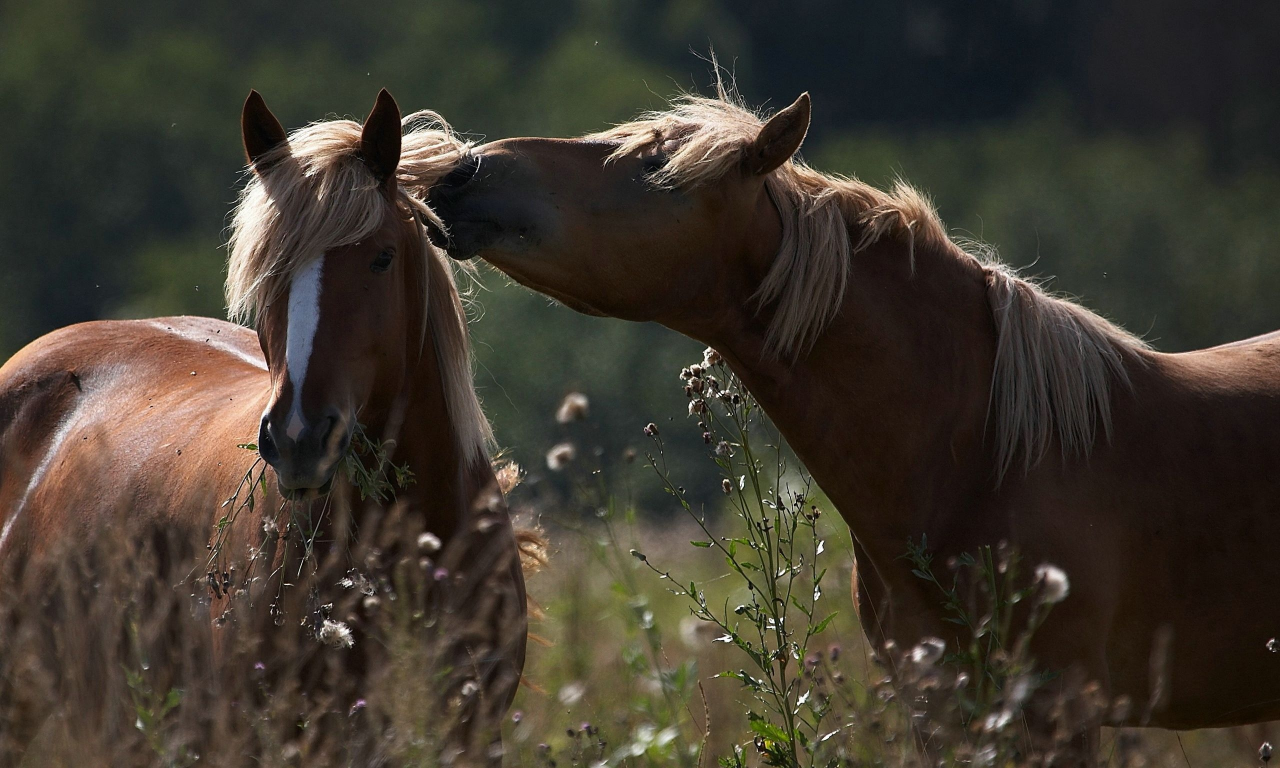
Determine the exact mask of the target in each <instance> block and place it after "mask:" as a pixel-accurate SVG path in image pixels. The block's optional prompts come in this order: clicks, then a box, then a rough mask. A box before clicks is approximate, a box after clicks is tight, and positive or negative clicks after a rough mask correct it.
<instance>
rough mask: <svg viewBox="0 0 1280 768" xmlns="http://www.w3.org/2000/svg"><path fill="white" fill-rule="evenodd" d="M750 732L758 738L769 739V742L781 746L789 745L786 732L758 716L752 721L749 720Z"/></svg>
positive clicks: (789, 739)
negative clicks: (778, 743)
mask: <svg viewBox="0 0 1280 768" xmlns="http://www.w3.org/2000/svg"><path fill="white" fill-rule="evenodd" d="M752 714H754V713H752ZM751 730H752V732H754V733H755V734H757V735H759V736H763V737H764V738H766V739H769V740H771V741H777V742H780V743H782V744H790V743H791V737H790V736H789V735H788V734H787V732H786V731H784V730H782V729H781V728H779V727H778V726H776V725H774V724H773V723H771V722H769V721H767V720H765V719H763V718H761V717H760V716H759V715H756V716H755V718H754V719H751Z"/></svg>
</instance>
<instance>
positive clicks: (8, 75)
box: [0, 0, 1280, 471]
mask: <svg viewBox="0 0 1280 768" xmlns="http://www.w3.org/2000/svg"><path fill="white" fill-rule="evenodd" d="M1142 4H1145V0H1144V3H1140V5H1142ZM1231 5H1232V12H1231V13H1230V14H1226V13H1223V14H1216V13H1213V14H1210V16H1208V17H1206V16H1205V13H1208V12H1207V11H1206V12H1204V13H1202V12H1201V10H1200V9H1199V6H1198V5H1197V4H1196V3H1194V2H1191V0H1178V1H1177V2H1174V3H1172V4H1171V5H1170V8H1171V10H1169V12H1167V13H1164V14H1163V15H1161V16H1160V18H1161V21H1162V26H1161V27H1160V33H1161V35H1165V36H1166V37H1167V38H1168V39H1169V40H1172V41H1178V40H1181V41H1184V42H1185V41H1187V40H1192V41H1195V43H1196V44H1195V45H1185V44H1181V43H1179V44H1177V45H1175V44H1174V43H1169V46H1170V47H1168V49H1167V50H1166V49H1165V48H1162V47H1161V46H1162V43H1161V40H1164V39H1165V37H1160V36H1159V35H1154V34H1148V33H1146V32H1144V31H1142V30H1143V29H1145V27H1144V24H1145V22H1144V19H1146V18H1148V16H1144V15H1142V14H1139V13H1136V12H1134V11H1132V9H1130V10H1124V8H1125V7H1127V6H1125V5H1124V4H1121V3H1119V2H1118V1H1117V2H1115V3H1106V2H1103V3H1086V2H1083V0H1077V1H1075V2H1064V3H1054V4H1050V3H1039V2H1034V3H1009V2H1004V1H1003V0H993V1H992V2H985V3H981V4H978V5H972V4H960V5H956V4H947V3H942V2H940V0H913V2H910V3H904V4H894V5H883V4H874V3H869V2H835V1H834V0H798V2H795V3H789V4H787V5H786V6H781V7H780V6H779V5H778V4H776V3H767V2H764V1H763V0H743V2H728V1H727V0H655V1H651V2H642V0H567V1H565V2H549V3H524V2H518V1H517V0H476V1H468V0H432V1H431V2H410V1H409V0H388V1H387V2H384V3H379V4H376V5H365V6H352V5H350V4H345V3H338V2H334V0H311V2H300V1H299V0H286V1H285V2H277V3H270V4H259V3H219V4H206V5H193V4H173V3H163V2H158V0H138V1H137V2H134V3H129V4H119V3H102V2H92V1H91V0H46V1H45V2H41V3H30V2H22V0H0V110H2V111H3V115H4V118H5V128H4V131H3V138H4V141H3V142H0V307H3V311H0V355H3V356H7V355H9V354H11V353H12V352H14V351H16V350H17V349H18V348H19V347H20V346H22V345H23V344H25V343H26V342H28V341H30V340H31V339H33V338H34V337H36V336H38V335H39V334H41V333H44V332H47V331H49V330H51V329H53V328H55V327H58V326H62V325H66V324H69V323H72V322H77V321H81V320H86V319H91V318H95V317H106V316H141V315H154V314H161V313H177V312H188V313H200V314H209V315H221V314H222V312H223V302H222V289H221V271H222V265H223V260H224V258H225V253H224V252H223V251H222V250H221V249H220V243H221V242H222V239H223V236H224V232H223V228H224V225H225V221H226V215H227V213H228V211H229V209H230V206H231V203H232V202H233V201H234V199H235V196H236V190H237V183H238V177H239V174H240V172H241V170H242V167H241V163H242V158H241V150H240V140H239V126H238V119H237V118H238V114H239V109H240V105H241V102H242V100H243V98H244V96H245V94H246V93H247V92H248V90H249V89H250V88H251V87H252V88H257V89H258V90H260V91H261V92H262V93H263V94H264V95H265V96H266V98H267V100H268V102H269V103H270V104H271V106H272V108H273V109H274V110H275V111H276V113H277V114H278V115H279V116H280V117H281V119H282V120H283V122H284V123H285V125H286V126H287V127H290V128H293V127H297V126H299V125H301V124H303V123H305V122H306V121H310V120H315V119H320V118H323V117H326V116H333V115H356V116H360V115H363V114H364V113H365V111H366V110H367V109H368V107H369V105H370V104H371V103H372V99H373V96H374V94H375V93H376V91H377V89H378V88H379V87H382V86H387V87H389V88H390V89H391V90H392V92H393V93H394V94H395V95H396V97H397V99H398V100H399V101H400V103H401V106H402V107H404V108H405V109H406V110H409V109H419V108H428V107H429V108H432V109H436V110H438V111H440V112H441V113H442V114H444V115H445V117H446V118H448V119H449V120H450V121H451V122H452V123H453V124H454V125H455V126H456V127H458V128H459V129H461V130H464V131H470V132H473V135H475V136H476V137H477V138H478V139H484V138H497V137H502V136H508V135H531V134H532V135H572V134H576V133H581V132H585V131H589V130H596V129H599V128H602V127H604V126H605V125H607V124H608V123H610V122H614V121H619V120H623V119H626V118H627V117H629V116H631V115H632V114H634V113H635V112H637V111H639V110H641V109H644V108H649V107H656V106H660V105H661V104H662V103H663V100H664V99H665V98H666V97H667V96H669V95H670V94H672V93H673V92H675V91H676V90H678V89H681V88H693V87H698V86H705V85H706V83H707V82H708V81H709V79H710V72H709V70H710V67H709V65H708V64H707V63H706V62H705V61H703V60H702V59H700V58H698V56H696V55H694V54H693V53H691V51H692V52H703V53H704V54H705V52H706V51H707V50H708V49H709V48H711V47H714V48H715V50H716V52H717V54H718V55H719V58H720V61H721V63H722V64H723V65H725V66H726V67H727V68H729V69H731V70H732V71H733V72H735V73H736V74H737V76H738V79H739V83H740V85H741V87H742V90H743V92H744V94H745V95H746V97H747V98H748V99H749V100H751V101H752V102H754V103H766V102H767V103H769V104H771V105H773V106H774V107H776V106H778V105H781V104H785V103H789V102H790V100H791V99H792V98H794V97H795V95H796V94H797V93H798V92H799V91H800V90H804V89H810V90H812V91H813V94H814V98H815V104H814V110H815V118H814V119H815V123H814V126H813V130H812V132H811V136H810V142H809V144H808V145H807V146H806V147H805V148H804V154H805V156H806V157H807V158H808V159H809V160H810V161H811V162H812V163H813V164H814V165H816V166H817V167H819V168H822V169H824V170H830V171H838V172H843V173H850V174H856V175H858V176H860V177H862V178H864V179H866V180H868V181H871V182H875V183H881V182H884V181H886V180H888V179H890V178H891V177H892V176H893V175H895V174H901V175H902V176H904V177H905V178H907V179H909V180H910V181H912V182H913V183H915V184H917V185H918V186H921V187H923V188H925V189H926V190H928V191H930V192H931V193H932V194H933V195H934V197H935V199H936V200H937V202H938V204H939V207H940V209H941V211H942V214H943V217H944V219H946V220H947V221H948V222H949V223H950V224H951V225H952V226H953V227H954V228H955V229H956V230H957V231H958V233H959V234H968V235H970V236H973V237H976V238H979V239H982V240H984V241H986V242H989V243H991V244H993V245H994V246H996V247H997V248H998V249H999V251H1000V252H1001V253H1002V255H1003V256H1004V257H1005V258H1006V259H1007V260H1008V261H1010V262H1012V263H1014V264H1016V265H1028V266H1030V271H1031V272H1033V273H1035V274H1040V275H1056V276H1057V280H1056V282H1055V283H1054V285H1055V287H1056V288H1058V289H1060V290H1062V291H1065V292H1069V293H1071V294H1074V295H1077V296H1080V297H1081V298H1082V299H1083V300H1084V301H1085V303H1087V304H1089V305H1090V306H1092V307H1094V308H1095V309H1098V310H1100V311H1102V312H1103V313H1105V314H1107V315H1109V316H1111V317H1113V318H1114V319H1117V320H1119V321H1121V322H1123V323H1124V324H1125V325H1126V326H1128V327H1129V328H1130V329H1131V330H1134V331H1135V332H1138V333H1140V334H1144V335H1146V336H1147V337H1148V338H1150V339H1151V340H1153V341H1154V342H1155V344H1156V345H1157V346H1158V347H1160V348H1162V349H1169V350H1174V349H1186V348H1190V347H1194V346H1201V345H1207V344H1213V343H1218V342H1222V341H1227V340H1231V339H1234V338H1238V337H1241V336H1244V335H1248V334H1252V333H1258V332H1263V331H1267V330H1271V329H1273V328H1276V327H1280V303H1277V302H1275V301H1274V300H1272V296H1273V295H1276V294H1280V266H1278V265H1280V248H1277V246H1276V245H1275V243H1276V242H1277V241H1278V240H1280V238H1278V237H1277V236H1278V235H1280V216H1277V213H1278V212H1280V145H1278V144H1277V142H1276V141H1275V136H1276V135H1277V132H1280V108H1277V106H1276V102H1275V99H1274V94H1275V93H1276V92H1280V89H1277V88H1276V87H1274V86H1275V85H1276V84H1277V81H1278V80H1280V78H1277V77H1276V75H1277V73H1280V49H1277V48H1276V47H1275V46H1274V45H1264V44H1263V43H1265V42H1266V30H1267V29H1268V28H1271V29H1274V28H1275V26H1274V25H1271V24H1270V22H1271V21H1276V19H1275V18H1273V17H1274V16H1275V15H1276V11H1275V10H1274V4H1267V3H1265V2H1261V1H1260V0H1259V1H1258V2H1245V1H1244V0H1240V2H1234V1H1233V3H1232V4H1231ZM1206 18H1211V19H1212V20H1213V23H1207V22H1205V19H1206ZM1135 30H1136V31H1135ZM1117 41H1129V43H1128V44H1129V45H1130V46H1131V47H1132V50H1131V49H1130V48H1126V47H1125V46H1124V45H1121V44H1120V43H1119V42H1117ZM1152 62H1159V63H1160V66H1162V67H1165V68H1166V69H1167V70H1168V71H1170V72H1181V73H1187V76H1186V79H1185V84H1186V86H1185V88H1184V89H1183V90H1182V91H1178V90H1177V89H1169V88H1165V87H1163V86H1160V85H1159V83H1160V82H1161V81H1159V80H1158V78H1154V77H1153V74H1152V71H1151V67H1152V66H1153V65H1152ZM1192 75H1195V77H1193V76H1192ZM1179 94H1181V95H1182V96H1183V97H1184V98H1181V99H1179V98H1178V96H1179ZM481 280H482V282H483V283H484V285H485V286H486V288H487V289H488V290H485V291H481V292H479V293H478V296H477V322H476V324H475V326H474V332H475V337H476V343H477V355H478V357H479V360H480V370H479V371H478V373H477V382H478V385H479V386H480V388H481V391H482V396H483V397H484V400H485V402H486V405H487V408H488V410H489V412H490V414H491V416H492V417H493V418H494V421H495V425H496V428H497V430H498V436H499V440H500V441H501V442H502V443H503V444H505V445H507V446H509V447H510V449H511V454H512V455H513V456H514V458H516V459H517V460H519V461H520V462H521V463H523V464H525V465H526V466H527V467H529V468H530V469H531V470H534V471H538V470H540V467H541V464H542V454H543V452H544V451H545V450H546V449H547V448H548V447H549V446H550V445H551V444H553V443H554V442H555V441H556V440H557V439H558V437H559V436H560V433H559V432H558V430H559V429H560V428H559V427H557V426H556V425H555V423H554V421H553V419H552V414H553V411H554V407H555V404H556V403H557V402H558V401H559V399H560V397H562V396H563V395H564V393H565V392H567V391H569V390H570V389H581V390H582V391H585V392H586V393H587V394H588V395H590V396H591V398H592V410H593V418H592V424H593V425H594V426H593V429H595V430H598V431H597V432H596V433H595V434H593V435H589V436H581V435H580V436H578V439H579V440H580V441H582V442H584V445H583V446H582V452H581V454H580V455H589V454H590V451H591V449H592V448H593V447H594V446H595V445H596V444H598V445H599V446H600V447H601V449H602V458H603V460H605V461H610V460H613V459H614V458H616V457H617V456H619V455H620V454H621V452H622V450H623V448H624V447H625V446H626V445H627V444H628V443H632V442H639V429H640V427H641V425H643V424H644V423H645V422H646V421H649V420H656V421H659V423H661V417H663V416H664V415H669V414H678V413H679V412H680V410H681V409H682V408H683V404H682V401H681V399H680V397H679V392H678V388H676V387H673V386H671V379H670V377H671V376H674V374H675V372H676V371H678V369H679V364H680V363H682V362H687V361H688V360H689V359H693V358H695V357H697V352H698V349H697V345H695V344H693V343H692V342H689V341H687V340H684V339H681V338H680V337H678V336H676V335H675V334H673V333H670V332H668V331H665V330H664V329H661V328H657V327H653V326H640V325H630V324H626V323H622V322H616V321H604V320H598V319H591V318H585V317H581V316H578V315H575V314H573V313H572V312H570V311H569V310H567V309H564V308H561V307H555V306H552V305H551V304H550V302H548V301H547V300H546V299H544V298H541V297H538V296H534V295H532V294H530V293H528V292H526V291H523V290H521V289H518V288H513V287H510V286H508V285H507V284H506V282H505V280H504V279H503V278H502V277H501V276H499V275H496V274H494V273H491V272H488V271H482V277H481ZM585 443H591V444H590V445H587V444H585ZM687 450H689V451H698V450H701V446H698V445H690V446H688V447H687Z"/></svg>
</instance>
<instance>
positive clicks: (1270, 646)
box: [1267, 637, 1280, 653]
mask: <svg viewBox="0 0 1280 768" xmlns="http://www.w3.org/2000/svg"><path fill="white" fill-rule="evenodd" d="M1267 650H1268V651H1271V652H1272V653H1276V652H1278V651H1280V643H1276V639H1275V638H1274V637H1273V638H1271V639H1270V640H1268V641H1267Z"/></svg>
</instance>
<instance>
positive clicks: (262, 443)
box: [258, 416, 280, 466]
mask: <svg viewBox="0 0 1280 768" xmlns="http://www.w3.org/2000/svg"><path fill="white" fill-rule="evenodd" d="M258 454H259V455H260V456H262V460H263V461H265V462H267V463H268V464H270V465H272V466H275V465H276V463H277V462H278V461H280V449H279V448H277V447H276V441H275V438H273V437H272V436H271V418H270V417H269V416H263V417H262V424H260V425H259V426H258Z"/></svg>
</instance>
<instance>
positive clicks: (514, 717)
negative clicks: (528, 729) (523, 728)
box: [511, 709, 524, 723]
mask: <svg viewBox="0 0 1280 768" xmlns="http://www.w3.org/2000/svg"><path fill="white" fill-rule="evenodd" d="M523 719H524V713H523V712H521V711H520V710H518V709H517V710H516V711H515V712H512V713H511V722H513V723H518V722H520V721H521V720H523Z"/></svg>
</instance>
